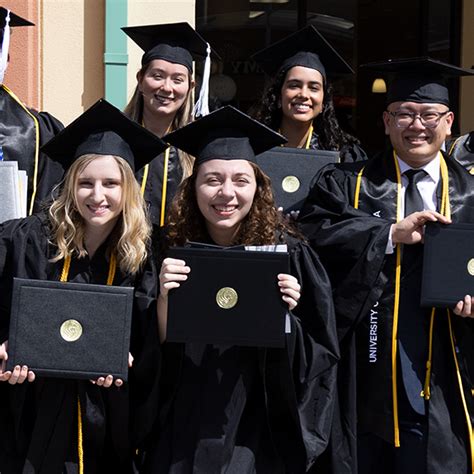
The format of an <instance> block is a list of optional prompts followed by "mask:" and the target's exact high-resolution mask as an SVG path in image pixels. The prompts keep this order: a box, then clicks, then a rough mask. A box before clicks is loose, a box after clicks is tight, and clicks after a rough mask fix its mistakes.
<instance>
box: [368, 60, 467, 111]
mask: <svg viewBox="0 0 474 474" xmlns="http://www.w3.org/2000/svg"><path fill="white" fill-rule="evenodd" d="M361 68H367V69H371V70H373V71H377V72H380V73H383V74H385V75H386V76H388V78H389V79H390V82H389V85H388V89H387V105H388V104H391V103H392V102H416V103H428V104H430V103H431V104H433V103H434V104H444V105H447V106H449V90H448V85H447V79H450V78H459V77H462V76H474V69H464V68H461V67H458V66H453V65H452V64H448V63H445V62H442V61H437V60H435V59H432V58H429V57H418V58H407V59H389V60H387V61H380V62H372V63H367V64H363V65H361Z"/></svg>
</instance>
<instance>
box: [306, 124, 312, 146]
mask: <svg viewBox="0 0 474 474" xmlns="http://www.w3.org/2000/svg"><path fill="white" fill-rule="evenodd" d="M312 136H313V124H311V125H310V126H309V130H308V137H307V138H306V145H305V149H306V150H309V145H310V144H311V138H312Z"/></svg>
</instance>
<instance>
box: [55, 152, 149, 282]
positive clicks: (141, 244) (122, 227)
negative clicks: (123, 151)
mask: <svg viewBox="0 0 474 474" xmlns="http://www.w3.org/2000/svg"><path fill="white" fill-rule="evenodd" d="M101 156H103V155H95V154H87V155H83V156H81V157H79V158H78V159H77V160H76V161H75V162H74V163H73V164H72V166H71V167H70V168H69V169H68V171H67V173H66V176H65V177H64V180H63V182H62V184H61V191H60V194H59V196H58V197H57V199H55V200H54V201H53V204H52V205H51V207H50V208H49V219H50V223H51V237H52V238H51V243H52V244H53V245H55V246H56V247H57V248H58V250H57V252H56V255H55V256H54V257H53V258H52V259H51V261H52V262H57V261H59V260H61V259H63V258H66V257H72V256H77V257H79V258H81V257H84V256H85V255H87V250H86V249H85V247H84V237H85V226H84V219H83V218H82V216H81V214H80V213H79V211H78V206H77V197H76V185H77V180H78V177H79V175H80V174H81V172H82V171H83V170H84V169H85V168H86V166H87V165H88V164H89V163H91V162H92V161H93V160H95V159H96V158H98V157H101ZM114 159H115V161H116V162H117V164H118V166H119V169H120V174H121V177H122V205H123V208H122V213H121V215H120V218H119V220H118V222H117V224H116V226H115V227H114V230H113V231H112V232H113V234H112V238H111V244H110V247H113V249H114V251H115V252H116V255H117V263H118V264H119V266H120V269H121V270H122V271H123V272H124V273H130V274H135V273H137V272H138V271H139V270H140V268H141V266H142V265H143V263H144V262H145V260H146V258H147V255H148V251H147V249H148V248H149V245H150V239H151V224H150V223H149V221H148V218H147V215H146V207H145V201H144V200H143V197H142V195H141V192H140V187H139V185H138V183H137V180H136V179H135V176H134V174H133V171H132V169H131V168H130V166H129V164H128V163H127V162H126V161H125V160H124V159H123V158H120V157H118V156H114ZM109 250H110V248H109Z"/></svg>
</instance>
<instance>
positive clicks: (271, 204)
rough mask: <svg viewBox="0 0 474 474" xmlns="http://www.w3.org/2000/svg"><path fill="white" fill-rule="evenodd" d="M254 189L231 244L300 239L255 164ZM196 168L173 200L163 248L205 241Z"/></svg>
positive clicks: (206, 238)
mask: <svg viewBox="0 0 474 474" xmlns="http://www.w3.org/2000/svg"><path fill="white" fill-rule="evenodd" d="M250 165H251V166H252V169H253V170H254V173H255V179H256V183H257V189H256V191H255V196H254V199H253V203H252V207H251V208H250V211H249V213H248V214H247V215H246V216H245V218H244V220H243V221H242V223H241V226H240V228H239V231H238V233H237V235H236V236H235V239H234V241H233V242H232V243H231V245H271V244H277V243H281V242H284V240H283V237H284V235H292V236H295V237H298V238H301V235H300V234H299V232H298V231H297V230H296V229H295V228H294V227H293V226H292V225H291V224H289V223H288V222H287V221H286V219H285V218H283V217H282V214H281V212H279V211H278V210H277V209H276V207H275V201H274V198H273V191H272V186H271V181H270V178H269V177H268V176H267V175H266V174H264V173H263V171H262V170H261V169H260V168H259V167H258V166H257V165H256V164H254V163H250ZM198 166H199V165H197V166H195V167H194V170H193V174H192V175H191V176H189V177H188V178H187V179H185V180H184V181H183V182H182V183H181V186H180V188H179V190H178V192H177V194H176V196H175V198H174V200H173V203H172V205H171V209H170V212H169V213H168V220H167V226H166V237H165V244H164V248H165V249H166V248H168V247H172V246H175V245H184V244H185V243H186V242H189V241H204V242H206V241H208V240H209V233H208V231H207V228H206V221H205V219H204V217H203V215H202V213H201V211H200V210H199V206H198V203H197V198H196V178H197V171H198Z"/></svg>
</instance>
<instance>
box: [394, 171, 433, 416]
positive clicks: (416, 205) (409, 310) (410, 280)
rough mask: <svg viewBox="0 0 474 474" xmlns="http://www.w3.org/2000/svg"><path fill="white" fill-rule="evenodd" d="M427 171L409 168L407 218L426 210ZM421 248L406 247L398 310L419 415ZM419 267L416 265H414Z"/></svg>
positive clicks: (408, 386)
mask: <svg viewBox="0 0 474 474" xmlns="http://www.w3.org/2000/svg"><path fill="white" fill-rule="evenodd" d="M426 174H427V173H426V171H425V170H419V169H410V170H407V171H405V173H404V175H405V176H406V177H407V178H408V185H407V187H406V190H405V217H407V216H409V215H410V214H412V213H414V212H418V211H423V210H424V204H423V198H422V197H421V194H420V191H419V190H418V187H417V183H418V182H419V181H420V180H422V179H423V178H424V177H425V176H426ZM422 248H423V247H422V245H421V244H414V245H404V248H403V259H402V275H404V280H403V284H402V291H401V295H400V311H399V326H398V331H399V333H398V340H399V357H400V365H401V375H402V379H403V386H404V388H405V393H406V396H407V399H408V403H409V406H411V409H412V410H414V411H415V413H417V414H419V415H423V414H424V413H425V403H424V400H423V398H422V397H421V396H420V392H421V390H422V382H421V381H422V377H423V369H424V361H425V358H426V338H425V331H424V327H423V326H424V325H423V321H424V319H423V314H424V313H423V312H422V311H421V310H420V309H419V307H418V301H419V294H418V291H417V288H418V286H419V282H420V278H421V276H420V275H419V274H418V273H419V272H418V271H417V270H419V269H420V268H421V267H419V266H418V265H416V263H417V262H418V261H421V255H422ZM415 265H416V266H415ZM402 400H403V398H402V399H401V400H400V401H401V402H402V405H401V406H400V415H401V417H402V418H404V417H408V419H410V417H411V415H410V414H409V412H407V411H406V410H407V408H406V407H405V406H404V404H403V401H402Z"/></svg>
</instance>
